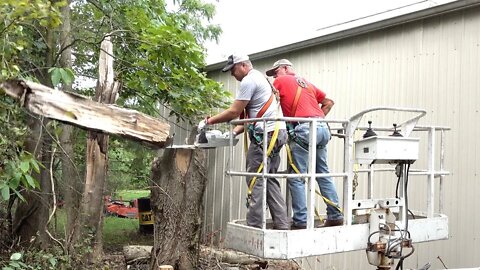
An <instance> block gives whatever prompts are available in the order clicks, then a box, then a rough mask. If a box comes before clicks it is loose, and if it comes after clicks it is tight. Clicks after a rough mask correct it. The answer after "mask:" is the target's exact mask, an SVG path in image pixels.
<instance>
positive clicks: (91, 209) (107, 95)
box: [74, 37, 119, 264]
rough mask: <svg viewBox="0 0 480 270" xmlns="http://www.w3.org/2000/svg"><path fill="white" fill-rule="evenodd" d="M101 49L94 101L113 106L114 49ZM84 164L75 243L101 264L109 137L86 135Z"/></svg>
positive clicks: (105, 44) (89, 258)
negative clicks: (82, 188)
mask: <svg viewBox="0 0 480 270" xmlns="http://www.w3.org/2000/svg"><path fill="white" fill-rule="evenodd" d="M101 47H102V49H101V52H100V61H99V79H98V82H97V88H96V91H95V99H96V101H97V102H101V103H114V102H115V100H116V97H117V92H118V86H119V85H118V83H116V82H114V81H113V57H112V53H113V48H112V43H111V42H110V38H108V37H107V38H105V39H104V41H103V42H102V44H101ZM86 163H87V164H86V165H87V172H86V177H85V178H86V179H85V191H84V193H83V199H82V205H81V214H80V218H79V219H78V220H79V222H80V223H79V226H78V227H77V228H78V230H77V231H76V232H75V235H76V236H77V237H75V238H74V242H75V243H76V244H80V243H81V242H83V243H85V241H87V242H89V243H90V247H91V248H92V252H91V253H90V254H87V255H88V256H87V263H91V264H96V263H98V262H101V259H102V255H103V207H104V205H103V191H104V188H105V180H106V177H107V171H108V135H105V134H101V133H98V132H95V131H89V132H88V138H87V160H86Z"/></svg>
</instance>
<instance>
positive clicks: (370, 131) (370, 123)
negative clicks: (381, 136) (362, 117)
mask: <svg viewBox="0 0 480 270" xmlns="http://www.w3.org/2000/svg"><path fill="white" fill-rule="evenodd" d="M372 136H377V133H375V131H373V129H372V121H368V129H367V131H366V132H365V134H363V138H364V139H365V138H368V137H372Z"/></svg>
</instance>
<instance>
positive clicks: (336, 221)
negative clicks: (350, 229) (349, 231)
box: [323, 218, 343, 227]
mask: <svg viewBox="0 0 480 270" xmlns="http://www.w3.org/2000/svg"><path fill="white" fill-rule="evenodd" d="M342 225H343V218H341V219H333V220H332V219H327V220H326V221H325V223H324V224H323V227H333V226H342Z"/></svg>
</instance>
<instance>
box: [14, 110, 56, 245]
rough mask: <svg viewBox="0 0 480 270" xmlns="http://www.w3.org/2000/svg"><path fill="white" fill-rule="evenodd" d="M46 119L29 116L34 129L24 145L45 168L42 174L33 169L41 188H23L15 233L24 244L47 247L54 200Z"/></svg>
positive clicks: (31, 126) (15, 222) (16, 214)
mask: <svg viewBox="0 0 480 270" xmlns="http://www.w3.org/2000/svg"><path fill="white" fill-rule="evenodd" d="M46 122H47V121H46V120H44V119H34V118H33V117H30V119H29V127H30V129H31V131H32V135H31V137H30V138H29V139H28V140H27V142H26V145H25V148H26V150H27V151H28V152H30V153H32V154H33V155H34V156H35V158H36V159H37V160H38V161H40V162H41V163H42V164H43V165H44V166H45V168H46V169H41V171H40V173H35V172H32V176H33V177H34V178H35V179H37V180H38V181H39V184H40V190H32V191H24V192H22V193H21V194H22V196H23V197H24V198H25V200H24V201H22V200H18V201H17V202H18V206H17V208H16V210H15V214H14V219H13V234H14V235H15V236H17V237H18V238H19V240H20V243H21V244H22V245H31V242H32V241H34V240H35V241H36V244H37V245H39V246H41V247H46V246H48V242H49V241H48V237H47V236H46V233H45V229H46V225H47V220H48V214H49V204H50V202H51V197H50V192H51V185H50V172H49V170H48V168H49V167H50V154H51V153H50V151H49V150H48V149H49V147H50V146H51V141H50V142H48V141H46V140H45V138H44V136H43V128H44V127H45V124H46Z"/></svg>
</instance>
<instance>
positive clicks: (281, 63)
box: [265, 59, 293, 76]
mask: <svg viewBox="0 0 480 270" xmlns="http://www.w3.org/2000/svg"><path fill="white" fill-rule="evenodd" d="M280 66H291V67H293V64H292V62H290V61H288V60H287V59H280V60H278V61H277V62H275V63H273V66H272V68H271V69H269V70H267V71H266V72H265V74H267V76H273V75H275V70H277V68H279V67H280Z"/></svg>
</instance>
